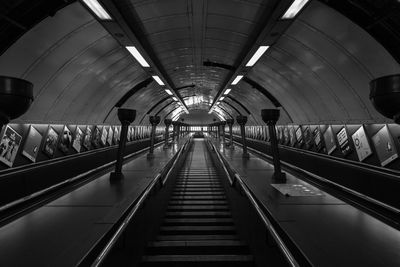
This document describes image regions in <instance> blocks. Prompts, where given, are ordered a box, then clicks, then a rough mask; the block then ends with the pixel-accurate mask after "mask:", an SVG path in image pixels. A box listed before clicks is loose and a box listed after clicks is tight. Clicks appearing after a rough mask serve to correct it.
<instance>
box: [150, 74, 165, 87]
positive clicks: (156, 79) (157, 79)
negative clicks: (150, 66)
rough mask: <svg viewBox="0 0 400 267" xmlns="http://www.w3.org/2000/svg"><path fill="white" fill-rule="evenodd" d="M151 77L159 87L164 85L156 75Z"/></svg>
mask: <svg viewBox="0 0 400 267" xmlns="http://www.w3.org/2000/svg"><path fill="white" fill-rule="evenodd" d="M152 77H153V79H154V80H155V81H156V82H157V83H158V84H159V85H165V84H164V82H163V81H161V79H160V77H158V76H157V75H154V76H152Z"/></svg>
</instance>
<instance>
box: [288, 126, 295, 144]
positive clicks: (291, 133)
mask: <svg viewBox="0 0 400 267" xmlns="http://www.w3.org/2000/svg"><path fill="white" fill-rule="evenodd" d="M289 135H290V145H291V146H294V145H295V144H296V132H295V129H294V127H290V129H289Z"/></svg>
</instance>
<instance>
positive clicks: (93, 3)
mask: <svg viewBox="0 0 400 267" xmlns="http://www.w3.org/2000/svg"><path fill="white" fill-rule="evenodd" d="M82 2H83V3H84V4H85V5H86V6H87V7H88V8H89V9H90V10H92V12H93V13H94V14H96V16H97V17H98V18H99V19H100V20H112V18H111V16H110V14H108V12H107V11H106V10H105V9H104V8H103V6H102V5H101V4H100V3H99V2H98V1H97V0H82Z"/></svg>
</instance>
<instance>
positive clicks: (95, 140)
mask: <svg viewBox="0 0 400 267" xmlns="http://www.w3.org/2000/svg"><path fill="white" fill-rule="evenodd" d="M92 144H93V146H94V147H95V148H99V147H100V146H101V131H100V128H99V126H96V127H95V129H94V134H93V139H92Z"/></svg>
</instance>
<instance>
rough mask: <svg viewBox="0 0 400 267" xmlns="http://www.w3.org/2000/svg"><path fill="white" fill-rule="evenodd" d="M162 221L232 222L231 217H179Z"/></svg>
mask: <svg viewBox="0 0 400 267" xmlns="http://www.w3.org/2000/svg"><path fill="white" fill-rule="evenodd" d="M164 223H233V219H232V218H179V219H164Z"/></svg>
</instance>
